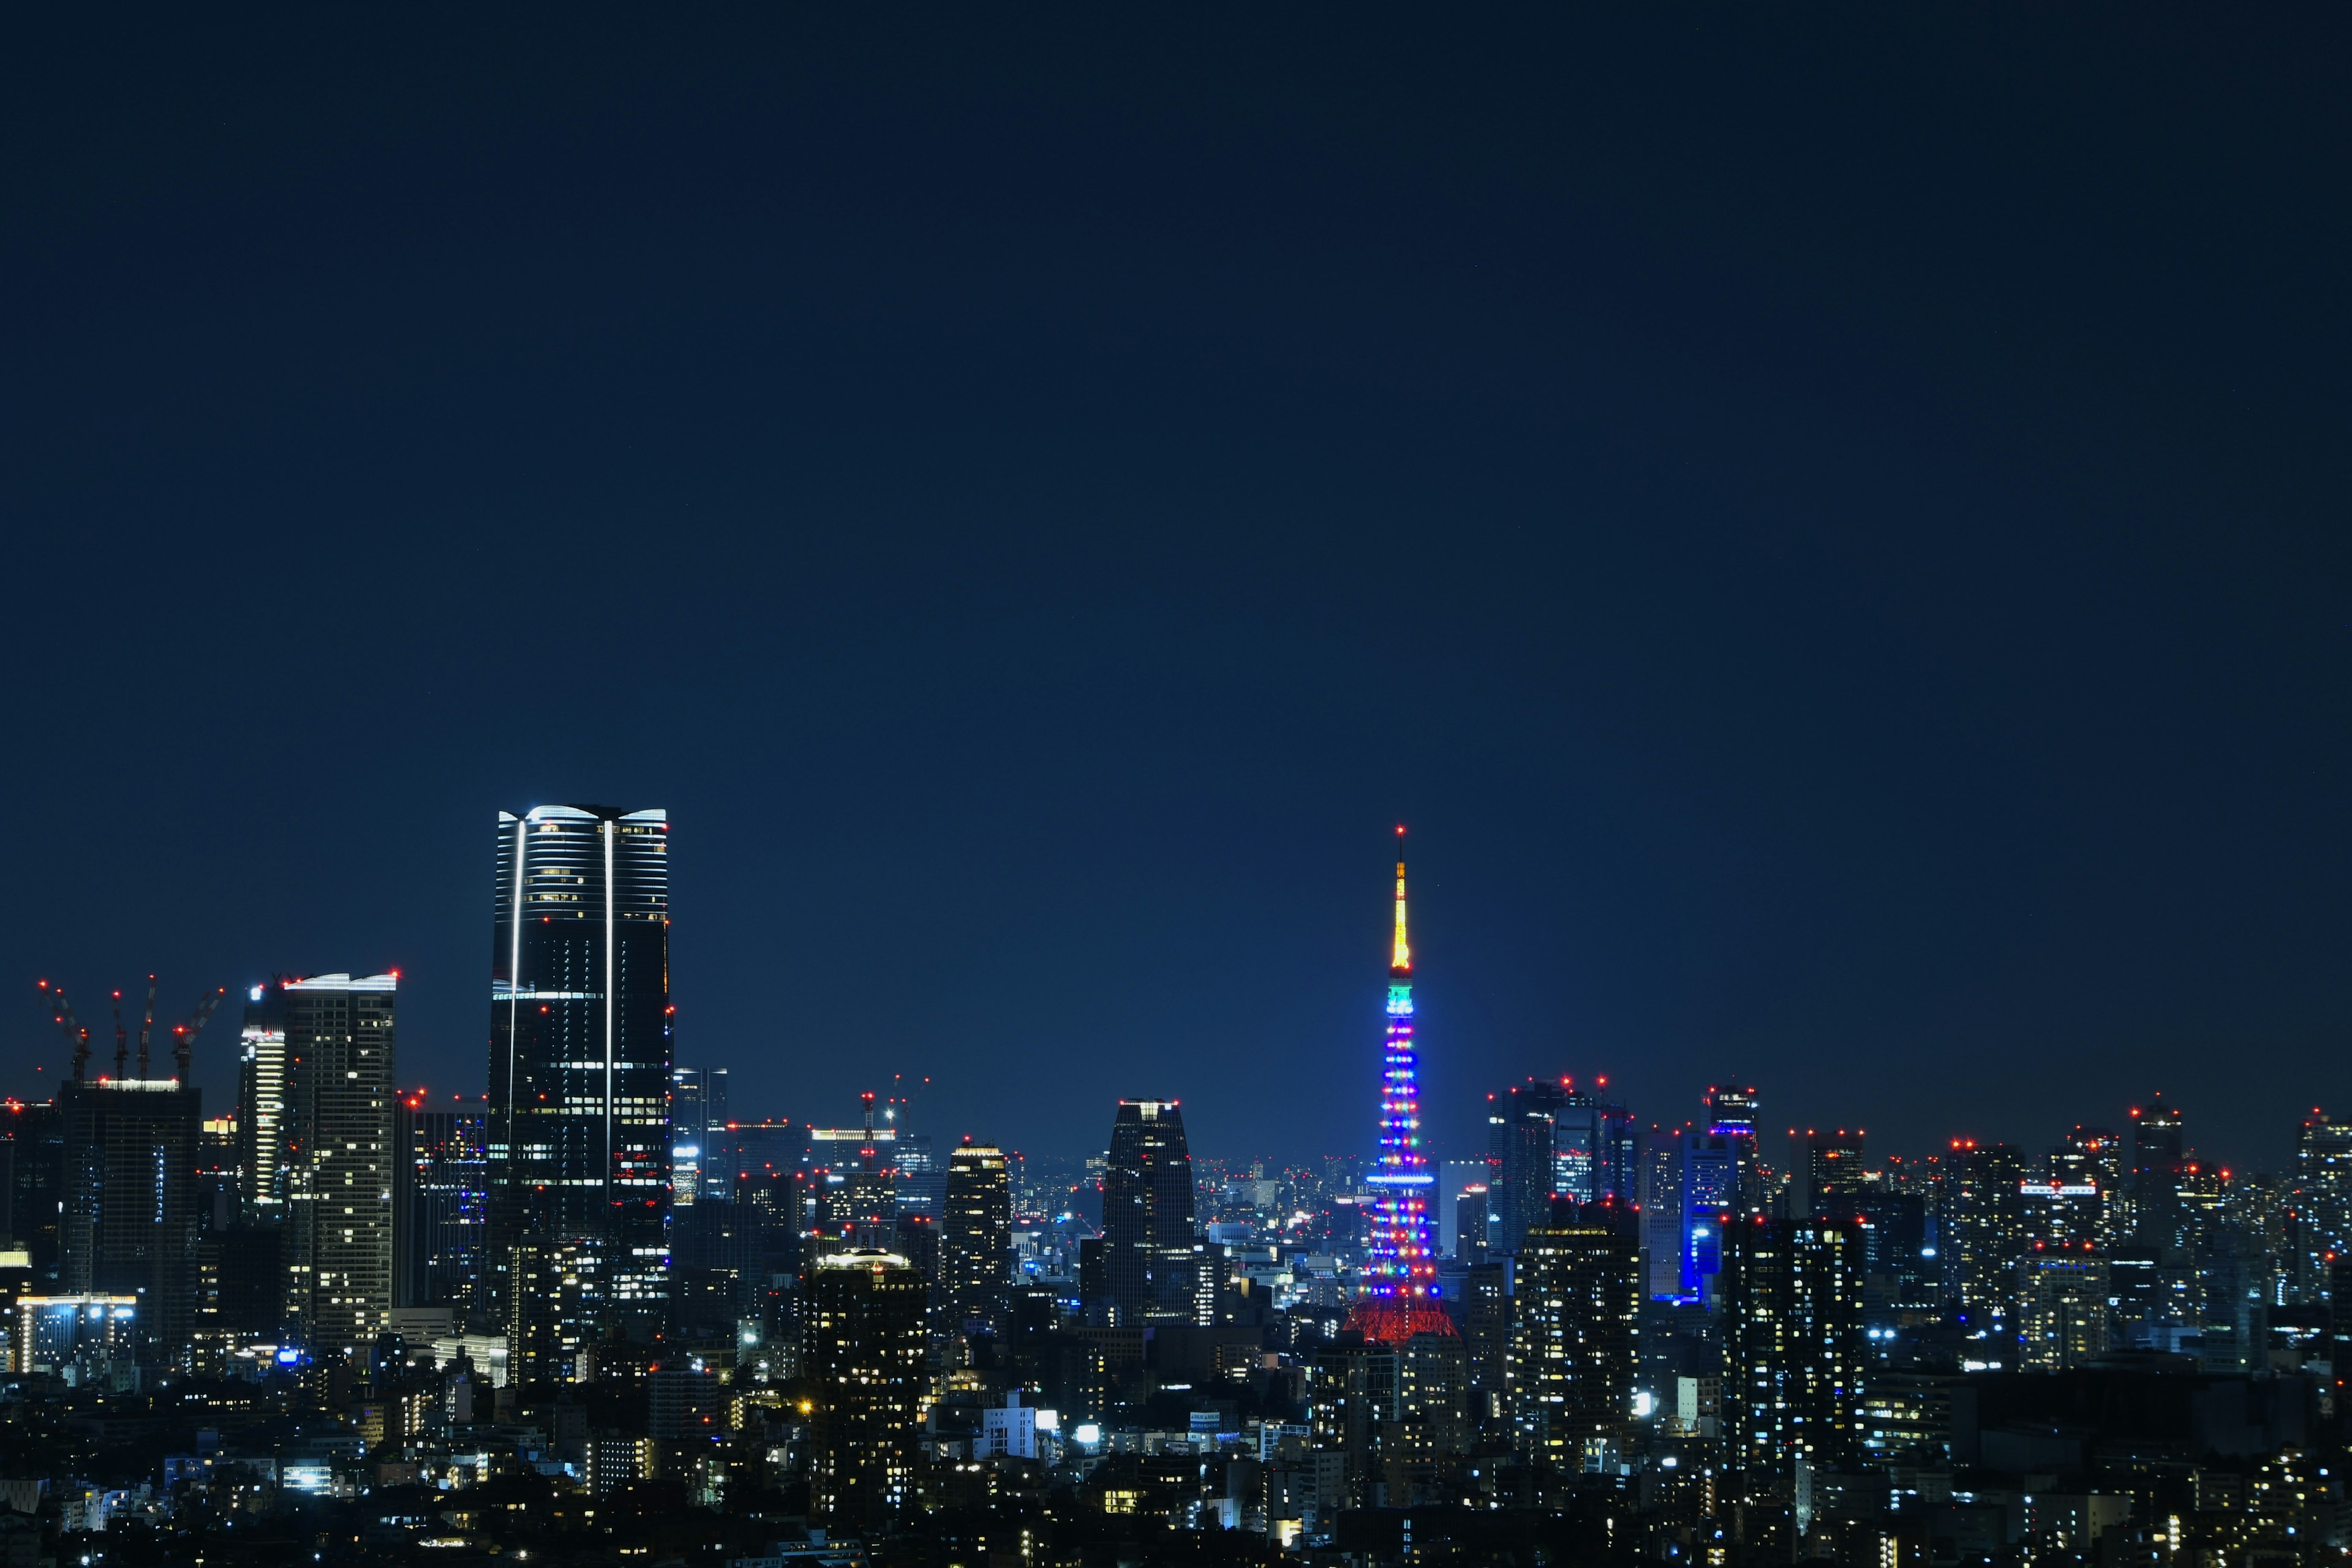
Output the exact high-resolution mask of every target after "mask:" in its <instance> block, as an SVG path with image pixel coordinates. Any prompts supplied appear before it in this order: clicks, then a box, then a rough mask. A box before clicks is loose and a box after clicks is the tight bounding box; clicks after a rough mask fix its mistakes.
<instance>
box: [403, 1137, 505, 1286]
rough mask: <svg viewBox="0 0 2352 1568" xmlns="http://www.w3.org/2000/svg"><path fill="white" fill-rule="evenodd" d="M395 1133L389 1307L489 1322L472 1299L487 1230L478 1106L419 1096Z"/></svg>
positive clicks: (480, 1267)
mask: <svg viewBox="0 0 2352 1568" xmlns="http://www.w3.org/2000/svg"><path fill="white" fill-rule="evenodd" d="M395 1127H396V1129H397V1137H396V1142H397V1147H396V1150H395V1159H394V1173H395V1175H396V1177H397V1185H396V1187H395V1190H394V1200H393V1202H394V1250H395V1252H396V1254H397V1257H398V1278H397V1279H396V1280H395V1282H394V1290H393V1297H394V1305H396V1306H402V1307H448V1308H451V1309H453V1311H454V1315H455V1317H456V1319H457V1322H458V1323H459V1324H460V1325H467V1324H472V1325H475V1326H487V1325H488V1323H491V1322H495V1321H497V1313H496V1312H495V1310H491V1305H490V1303H488V1302H484V1303H482V1304H481V1305H480V1307H479V1308H477V1305H476V1302H475V1297H474V1286H475V1284H476V1282H477V1281H478V1279H481V1277H482V1262H483V1252H484V1250H485V1237H487V1235H488V1225H489V1214H488V1204H489V1196H488V1192H487V1190H486V1189H485V1186H484V1183H485V1180H486V1177H485V1172H486V1168H487V1162H486V1160H485V1158H484V1154H483V1147H482V1144H483V1138H482V1131H483V1118H482V1112H481V1108H480V1105H479V1103H478V1102H477V1103H476V1104H474V1105H472V1106H468V1105H467V1104H465V1102H463V1101H462V1100H459V1101H445V1102H444V1103H443V1105H442V1106H440V1107H436V1106H435V1105H434V1104H433V1103H432V1102H431V1100H428V1099H427V1098H426V1097H425V1093H424V1091H423V1090H419V1091H417V1092H416V1093H415V1094H412V1095H410V1096H408V1097H407V1098H405V1099H404V1100H402V1101H401V1102H400V1108H399V1114H398V1117H397V1119H396V1121H395Z"/></svg>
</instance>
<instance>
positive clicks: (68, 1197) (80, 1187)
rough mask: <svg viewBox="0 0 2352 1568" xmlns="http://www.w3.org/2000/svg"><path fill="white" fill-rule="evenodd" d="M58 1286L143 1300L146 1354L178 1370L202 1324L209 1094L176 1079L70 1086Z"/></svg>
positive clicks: (61, 1104) (64, 1105)
mask: <svg viewBox="0 0 2352 1568" xmlns="http://www.w3.org/2000/svg"><path fill="white" fill-rule="evenodd" d="M58 1110H59V1112H60V1116H61V1120H62V1122H63V1131H64V1149H63V1154H64V1170H63V1176H64V1181H63V1185H62V1190H61V1193H60V1201H61V1205H62V1207H61V1212H60V1213H59V1215H58V1229H59V1248H58V1250H59V1254H60V1267H59V1270H58V1272H59V1281H58V1282H59V1284H60V1285H61V1286H62V1287H63V1288H64V1290H65V1292H66V1293H67V1294H69V1295H76V1296H85V1295H92V1294H98V1295H111V1296H136V1297H137V1298H138V1299H139V1305H138V1311H137V1323H138V1335H139V1355H140V1359H141V1360H142V1361H143V1362H148V1363H152V1364H158V1365H164V1364H171V1363H176V1362H177V1361H178V1360H179V1359H180V1357H181V1354H182V1352H184V1350H185V1349H186V1347H187V1344H188V1342H189V1336H190V1334H191V1332H192V1331H194V1327H195V1307H196V1285H197V1254H196V1236H197V1230H196V1141H197V1137H198V1127H199V1123H201V1122H202V1121H203V1120H204V1110H203V1101H202V1097H201V1096H200V1094H199V1093H198V1091H197V1090H196V1089H194V1087H193V1086H188V1085H183V1084H182V1083H181V1082H180V1081H179V1080H177V1079H97V1080H96V1081H92V1082H83V1081H76V1082H72V1083H68V1084H66V1085H65V1086H64V1087H63V1089H62V1091H61V1092H60V1093H59V1095H58Z"/></svg>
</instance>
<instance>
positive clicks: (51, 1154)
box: [0, 1100, 66, 1285]
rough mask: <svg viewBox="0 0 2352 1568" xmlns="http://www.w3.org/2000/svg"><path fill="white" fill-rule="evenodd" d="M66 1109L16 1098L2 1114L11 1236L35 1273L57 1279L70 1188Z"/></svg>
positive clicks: (46, 1280) (47, 1279)
mask: <svg viewBox="0 0 2352 1568" xmlns="http://www.w3.org/2000/svg"><path fill="white" fill-rule="evenodd" d="M65 1127H66V1124H65V1114H64V1111H63V1110H62V1109H61V1108H60V1107H59V1106H58V1104H57V1103H56V1102H55V1101H54V1100H52V1101H50V1102H49V1103H47V1104H45V1105H24V1104H17V1103H12V1104H10V1105H9V1106H8V1107H7V1108H6V1110H5V1114H0V1137H5V1140H6V1143H7V1161H8V1166H7V1173H8V1185H7V1194H8V1233H9V1239H10V1240H11V1241H12V1242H13V1243H14V1245H16V1247H21V1248H23V1249H24V1250H25V1252H26V1255H27V1256H28V1258H29V1259H30V1261H31V1264H32V1276H33V1278H34V1279H37V1280H39V1281H41V1282H42V1283H43V1284H45V1285H46V1284H54V1283H56V1281H57V1278H58V1261H59V1256H60V1251H59V1241H58V1236H59V1231H58V1206H59V1205H60V1203H61V1202H62V1201H63V1194H64V1191H65V1158H66V1131H65Z"/></svg>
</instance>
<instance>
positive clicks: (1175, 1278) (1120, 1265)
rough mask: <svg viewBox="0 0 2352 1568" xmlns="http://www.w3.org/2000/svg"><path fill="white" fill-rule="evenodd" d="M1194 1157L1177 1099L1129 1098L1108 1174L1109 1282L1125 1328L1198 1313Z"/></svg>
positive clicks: (1122, 1104)
mask: <svg viewBox="0 0 2352 1568" xmlns="http://www.w3.org/2000/svg"><path fill="white" fill-rule="evenodd" d="M1192 1241H1193V1234H1192V1152H1191V1150H1190V1149H1189V1148H1188V1147H1187V1146H1186V1144H1185V1142H1184V1117H1183V1113H1182V1112H1181V1110H1178V1109H1177V1105H1176V1102H1175V1101H1174V1100H1120V1101H1119V1102H1118V1119H1117V1120H1116V1121H1113V1122H1112V1123H1111V1131H1110V1163H1109V1164H1108V1167H1107V1168H1106V1169H1105V1171H1104V1173H1103V1280H1104V1285H1105V1287H1106V1289H1108V1294H1109V1298H1110V1302H1111V1305H1112V1308H1113V1311H1114V1314H1115V1316H1116V1318H1117V1321H1118V1325H1119V1326H1120V1327H1122V1328H1124V1327H1129V1326H1132V1325H1135V1324H1139V1323H1143V1322H1149V1321H1181V1322H1189V1321H1192V1319H1193V1317H1194V1316H1195V1308H1194V1295H1195V1289H1196V1279H1195V1273H1196V1268H1195V1261H1194V1259H1195V1254H1194V1252H1193V1249H1192Z"/></svg>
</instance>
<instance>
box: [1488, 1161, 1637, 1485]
mask: <svg viewBox="0 0 2352 1568" xmlns="http://www.w3.org/2000/svg"><path fill="white" fill-rule="evenodd" d="M1636 1223H1637V1222H1636V1220H1635V1217H1634V1215H1633V1207H1632V1205H1628V1204H1618V1203H1614V1202H1609V1203H1598V1204H1578V1203H1576V1202H1574V1201H1572V1200H1570V1199H1568V1198H1561V1199H1558V1200H1556V1201H1555V1203H1554V1205H1553V1208H1552V1213H1551V1215H1550V1216H1549V1218H1548V1220H1547V1221H1546V1223H1545V1224H1544V1225H1542V1226H1538V1227H1537V1228H1535V1229H1533V1230H1530V1231H1529V1232H1528V1234H1527V1236H1526V1237H1524V1238H1522V1241H1521V1243H1520V1247H1519V1250H1518V1252H1517V1254H1516V1255H1515V1256H1514V1258H1513V1259H1512V1268H1513V1279H1512V1284H1511V1300H1512V1309H1513V1310H1512V1322H1511V1334H1510V1345H1511V1351H1510V1363H1509V1368H1508V1372H1507V1382H1508V1390H1509V1394H1508V1403H1509V1405H1510V1410H1511V1425H1512V1437H1513V1444H1514V1447H1516V1449H1517V1452H1518V1453H1519V1454H1520V1456H1521V1457H1522V1458H1525V1459H1526V1460H1527V1461H1528V1462H1529V1463H1531V1464H1535V1465H1539V1466H1542V1467H1544V1468H1549V1469H1551V1470H1554V1471H1564V1472H1573V1471H1578V1470H1580V1469H1582V1468H1584V1459H1585V1458H1586V1456H1587V1454H1588V1451H1589V1449H1590V1446H1591V1445H1593V1444H1595V1443H1599V1442H1606V1441H1612V1440H1618V1439H1622V1437H1623V1436H1625V1435H1626V1433H1627V1431H1628V1430H1629V1429H1630V1427H1631V1426H1632V1425H1633V1378H1634V1373H1635V1372H1636V1370H1637V1368H1638V1366H1639V1363H1640V1348H1641V1310H1642V1247H1641V1237H1640V1234H1639V1231H1638V1230H1637V1228H1636Z"/></svg>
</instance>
